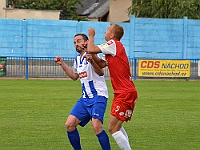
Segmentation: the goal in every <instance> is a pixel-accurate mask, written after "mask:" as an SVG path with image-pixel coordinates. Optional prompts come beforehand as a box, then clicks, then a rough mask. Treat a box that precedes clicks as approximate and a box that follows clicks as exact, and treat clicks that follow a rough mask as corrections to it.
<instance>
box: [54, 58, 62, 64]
mask: <svg viewBox="0 0 200 150" xmlns="http://www.w3.org/2000/svg"><path fill="white" fill-rule="evenodd" d="M54 61H55V62H56V63H57V64H59V65H61V64H62V62H63V60H62V58H61V57H60V56H56V58H55V59H54Z"/></svg>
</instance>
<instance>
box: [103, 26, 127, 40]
mask: <svg viewBox="0 0 200 150" xmlns="http://www.w3.org/2000/svg"><path fill="white" fill-rule="evenodd" d="M123 35H124V28H123V27H122V26H120V25H118V24H111V25H110V26H109V27H108V29H107V30H106V32H105V40H106V41H109V40H111V39H113V40H118V41H120V40H121V38H122V36H123Z"/></svg>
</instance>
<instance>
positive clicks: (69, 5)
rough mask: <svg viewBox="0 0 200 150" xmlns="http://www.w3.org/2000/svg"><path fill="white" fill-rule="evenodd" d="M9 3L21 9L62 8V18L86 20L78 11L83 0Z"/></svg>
mask: <svg viewBox="0 0 200 150" xmlns="http://www.w3.org/2000/svg"><path fill="white" fill-rule="evenodd" d="M8 4H9V5H11V6H12V7H14V8H19V9H38V10H60V11H61V12H60V19H62V20H78V21H80V20H86V19H85V18H82V17H80V16H79V15H78V14H77V13H76V10H77V8H78V5H79V6H82V3H81V0H8Z"/></svg>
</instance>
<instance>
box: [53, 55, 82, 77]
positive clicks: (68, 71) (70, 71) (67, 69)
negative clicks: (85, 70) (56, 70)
mask: <svg viewBox="0 0 200 150" xmlns="http://www.w3.org/2000/svg"><path fill="white" fill-rule="evenodd" d="M54 61H55V62H56V63H57V64H59V65H60V66H61V67H62V69H63V70H64V71H65V73H66V74H67V75H68V76H69V77H70V78H71V79H72V80H77V79H78V78H79V75H78V74H76V73H74V71H73V69H72V68H70V67H69V66H68V65H67V64H66V63H65V62H64V61H63V60H62V58H61V57H60V56H56V58H55V59H54Z"/></svg>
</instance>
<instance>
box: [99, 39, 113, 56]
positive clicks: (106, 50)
mask: <svg viewBox="0 0 200 150" xmlns="http://www.w3.org/2000/svg"><path fill="white" fill-rule="evenodd" d="M97 46H98V47H99V48H100V50H101V51H102V53H103V54H110V55H112V56H115V55H116V43H115V41H114V40H110V41H108V42H106V43H104V44H100V45H97Z"/></svg>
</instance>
